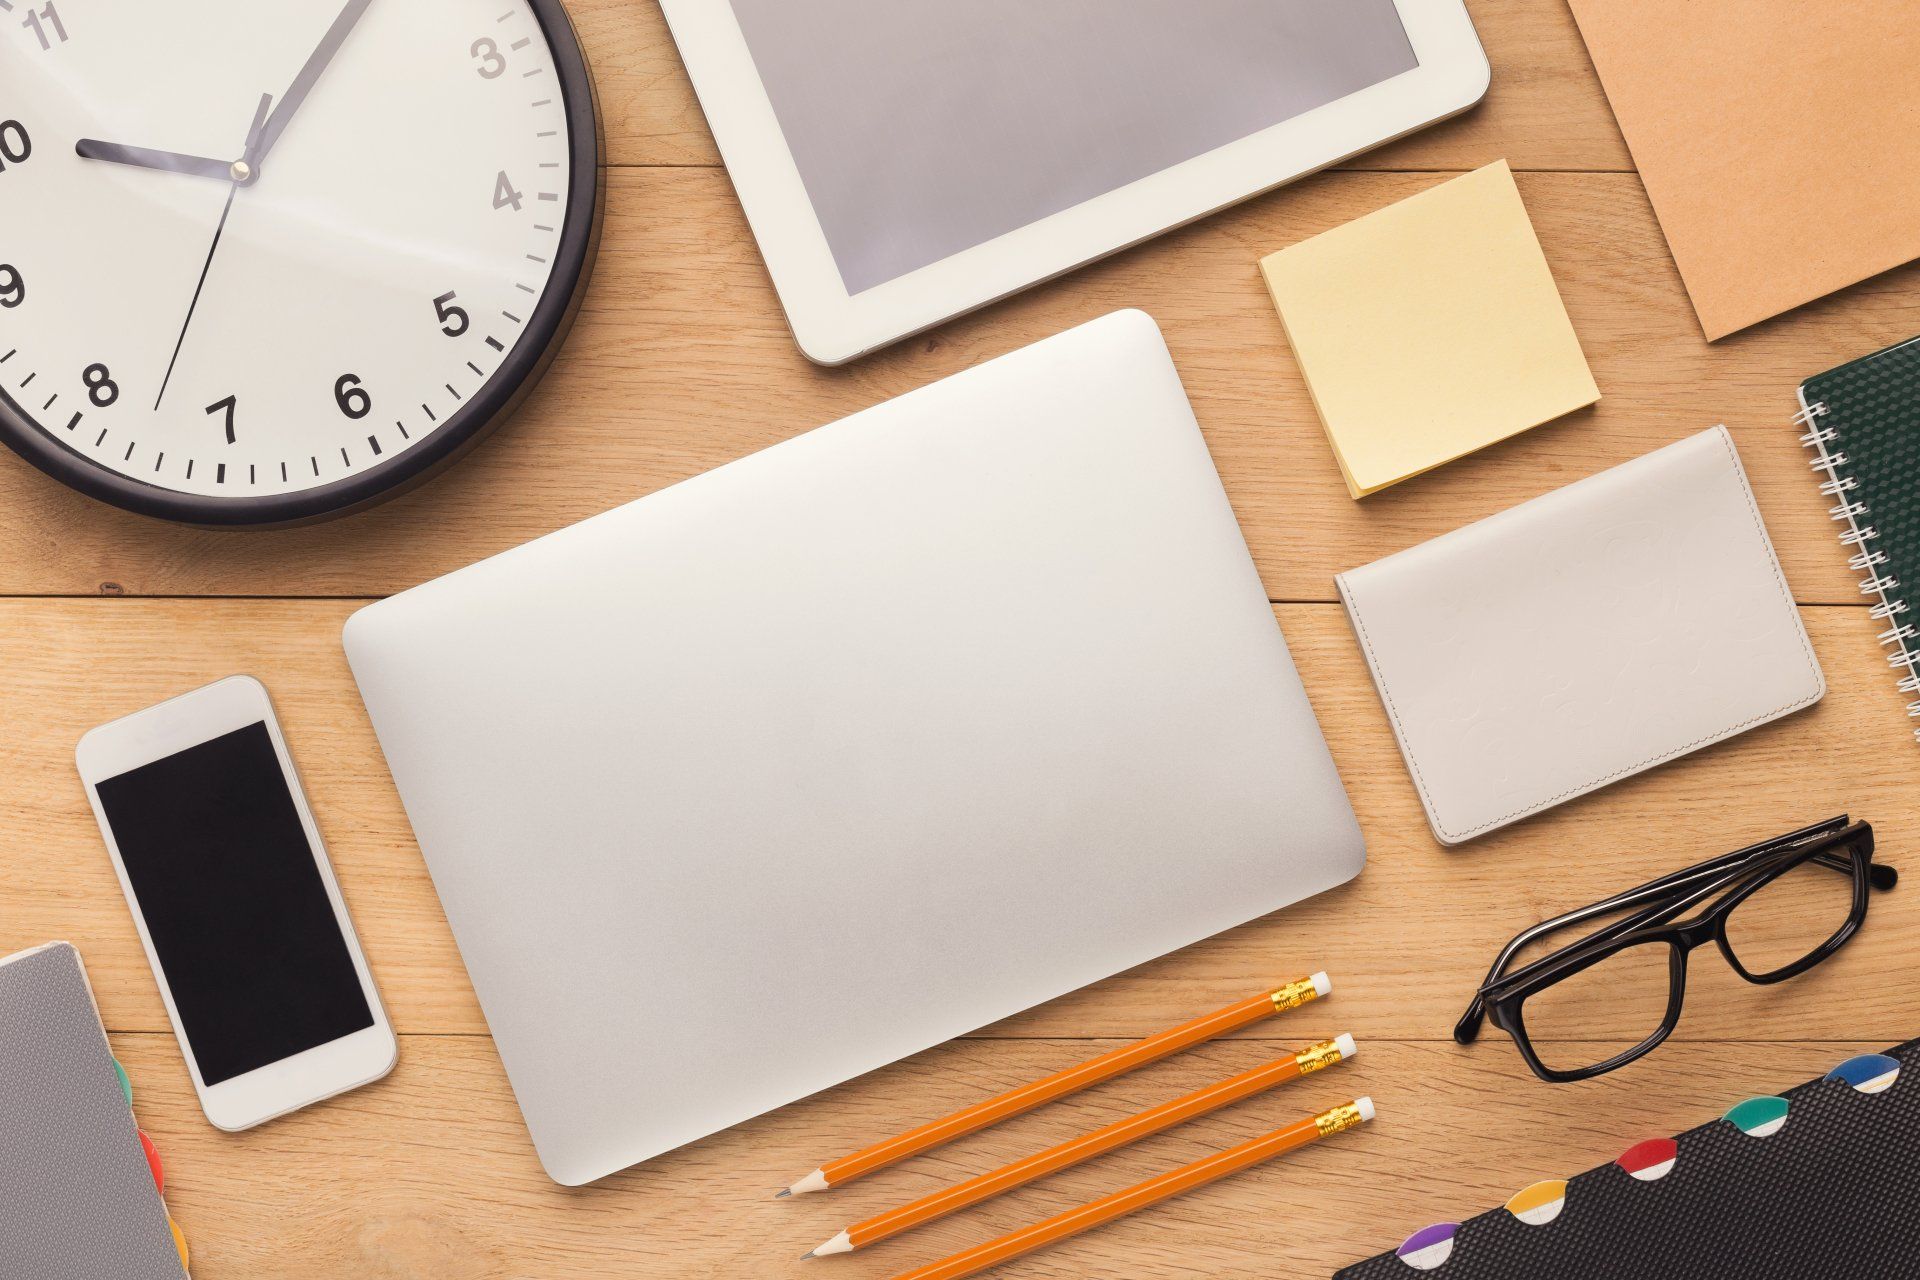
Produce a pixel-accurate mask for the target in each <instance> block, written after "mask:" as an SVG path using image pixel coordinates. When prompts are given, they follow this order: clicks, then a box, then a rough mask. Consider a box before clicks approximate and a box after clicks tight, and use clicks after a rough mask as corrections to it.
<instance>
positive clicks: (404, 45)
mask: <svg viewBox="0 0 1920 1280" xmlns="http://www.w3.org/2000/svg"><path fill="white" fill-rule="evenodd" d="M342 4H343V0H274V2H273V3H271V4H262V3H260V0H194V2H193V3H191V4H184V5H182V4H159V3H155V2H154V0H0V392H4V393H5V395H6V397H7V399H8V400H10V401H11V402H12V405H13V407H14V409H15V410H16V411H17V412H16V416H17V417H24V418H25V419H27V420H28V422H29V423H30V424H31V425H32V426H33V427H35V428H37V429H38V430H40V431H42V432H44V433H45V434H46V435H48V436H51V437H52V438H54V439H56V440H58V441H59V442H61V443H62V444H63V445H65V446H67V447H68V448H70V449H72V450H74V451H77V453H78V454H80V455H81V456H82V457H83V458H84V459H86V460H87V461H89V462H91V463H92V464H94V465H97V466H99V467H103V468H106V469H108V470H110V471H112V472H115V473H118V474H119V475H121V476H124V477H127V478H129V479H131V480H134V481H138V482H141V483H142V484H146V485H153V486H158V487H160V488H163V489H167V490H173V491H176V492H177V493H182V494H190V495H197V496H199V497H200V498H205V499H213V500H215V501H218V500H220V499H248V498H267V497H273V496H276V495H288V494H295V493H299V492H302V491H306V490H312V489H318V488H322V487H324V486H328V485H334V484H337V483H338V482H340V481H343V480H348V479H351V478H353V477H356V476H360V475H362V474H364V473H366V472H369V471H372V470H374V469H376V468H380V467H382V466H383V465H386V464H390V463H392V462H393V461H394V460H395V459H396V458H404V457H406V456H407V455H408V453H409V451H410V450H417V449H420V448H421V446H422V444H423V443H424V442H426V441H428V440H429V439H431V438H433V436H434V434H435V433H436V432H437V431H441V430H443V429H444V428H445V427H446V424H447V423H448V422H449V420H450V419H452V418H453V417H454V415H456V414H458V413H460V412H461V410H462V408H463V406H467V405H469V404H472V403H473V402H474V401H475V400H476V398H482V392H483V389H487V390H488V394H487V395H486V396H485V397H484V398H483V399H484V401H485V402H487V403H496V402H497V401H498V399H499V398H500V393H501V390H502V388H501V387H498V386H494V387H491V388H489V384H490V383H492V382H494V380H495V376H496V374H500V373H502V370H503V366H504V365H506V364H507V363H508V361H509V357H510V355H511V354H512V353H513V352H514V350H515V348H516V346H517V345H518V344H520V343H521V341H522V339H523V338H525V339H526V340H527V341H528V342H530V343H532V342H537V341H541V336H540V335H537V334H534V333H533V332H532V331H531V329H530V321H531V318H532V317H533V315H534V313H535V310H536V309H537V308H538V307H539V305H540V303H541V301H542V300H543V299H544V298H545V297H546V296H547V294H548V293H549V291H550V290H559V291H563V292H570V291H571V289H572V287H573V285H574V283H575V281H574V280H572V279H560V278H557V277H556V276H555V274H554V273H555V266H556V263H557V262H561V261H564V260H565V257H566V255H564V254H563V252H562V233H563V229H564V228H567V227H568V219H567V213H568V208H569V204H570V199H571V200H582V201H586V202H588V203H589V204H590V203H591V201H592V199H593V193H592V189H591V187H588V188H587V189H586V190H585V191H583V192H574V191H572V190H571V182H570V175H571V174H572V172H573V165H572V163H571V162H570V157H571V156H572V149H571V148H572V141H573V139H572V137H571V133H570V128H569V111H568V103H567V101H566V95H565V94H564V93H563V89H562V83H561V80H562V77H561V75H560V71H559V69H558V68H557V66H556V59H555V55H554V52H553V50H552V49H551V48H550V47H549V44H548V41H547V38H546V37H545V35H544V34H543V31H542V27H541V24H540V22H539V20H538V19H537V18H536V16H535V13H534V10H533V8H532V7H531V5H530V3H529V0H350V2H347V3H345V7H344V9H343V7H342ZM569 38H570V36H569ZM587 181H591V175H589V176H588V178H587ZM508 389H509V390H510V388H508ZM0 408H4V406H0ZM474 417H475V415H473V414H468V415H466V419H465V421H468V422H472V421H473V419H474ZM392 470H394V469H393V468H391V467H390V468H389V471H392Z"/></svg>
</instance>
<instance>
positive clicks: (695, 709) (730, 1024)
mask: <svg viewBox="0 0 1920 1280" xmlns="http://www.w3.org/2000/svg"><path fill="white" fill-rule="evenodd" d="M346 648H347V656H348V658H349V660H350V661H351V663H352V666H353V672H354V676H355V678H356V679H357V680H358V681H359V684H360V688H361V692H362V694H363V695H364V696H365V698H366V703H367V708H368V710H369V712H370V713H371V715H372V718H373V724H374V728H375V729H376V730H377V731H378V733H379V737H380V743H381V746H382V747H383V748H384V750H385V752H386V756H387V761H388V764H389V765H390V766H391V768H392V770H393V776H394V779H395V781H396V782H397V784H398V786H399V789H400V795H401V797H402V799H403V800H404V801H405V803H406V808H407V814H408V817H409V818H410V819H411V820H412V823H413V827H414V831H415V833H416V834H417V835H418V837H419V840H420V847H421V850H422V852H423V853H424V854H425V857H426V860H427V865H428V867H429V868H430V869H431V871H432V873H433V880H434V885H435V887H436V888H437V889H438V890H439V893H440V898H441V901H442V903H443V904H444V905H445V907H446V912H447V918H448V920H449V922H450V923H451V924H452V926H453V931H454V934H455V936H456V937H457V938H458V940H459V944H460V951H461V954H462V956H463V957H464V959H465V961H466V964H467V969H468V972H469V973H470V974H471V975H472V978H473V984H474V988H475V990H476V991H477V992H478V994H479V997H480V1002H481V1005H482V1006H483V1007H484V1009H485V1011H486V1015H487V1022H488V1025H489V1026H490V1027H491V1029H492V1031H493V1035H494V1039H495V1041H496V1043H497V1044H498V1046H499V1050H500V1056H501V1059H502V1061H503V1062H504V1063H505V1066H506V1070H507V1074H508V1076H509V1077H510V1078H511V1080H512V1082H513V1088H514V1093H515V1095H516V1096H517V1098H518V1100H519V1103H520V1108H521V1111H522V1112H523V1113H524V1114H525V1116H526V1120H527V1127H528V1128H529V1130H530V1131H531V1132H532V1135H533V1141H534V1145H535V1147H536V1148H537V1149H538V1151H539V1155H540V1159H541V1162H542V1163H543V1164H544V1165H545V1166H546V1169H547V1172H548V1173H549V1174H550V1175H551V1176H552V1177H553V1178H554V1179H555V1180H556V1181H559V1182H562V1183H567V1184H569V1185H572V1184H578V1183H582V1182H587V1181H590V1180H592V1179H595V1178H599V1177H602V1176H604V1175H606V1174H609V1173H612V1172H614V1171H615V1170H618V1169H621V1168H624V1167H626V1166H627V1165H630V1164H634V1163H636V1162H638V1161H642V1160H646V1159H648V1158H650V1157H652V1156H656V1155H658V1154H660V1153H661V1152H664V1151H669V1150H671V1149H673V1148H675V1147H678V1146H680V1145H682V1144H684V1143H688V1142H692V1141H694V1140H695V1139H697V1138H700V1137H702V1136H704V1135H706V1134H710V1133H713V1132H715V1131H716V1130H719V1129H723V1128H726V1127H727V1126H729V1125H733V1124H737V1123H739V1122H740V1121H742V1120H746V1119H748V1118H749V1117H751V1116H756V1115H759V1114H760V1113H762V1112H765V1111H768V1110H771V1109H772V1108H775V1107H779V1106H782V1105H784V1104H786V1103H789V1102H792V1101H794V1100H795V1099H797V1098H802V1097H805V1096H806V1095H808V1094H810V1093H813V1092H815V1091H817V1090H820V1089H825V1088H827V1087H829V1086H831V1085H834V1084H837V1083H839V1082H841V1081H843V1080H847V1079H849V1078H851V1077H853V1076H857V1075H859V1074H861V1073H862V1072H865V1071H869V1070H871V1069H873V1068H874V1067H878V1066H881V1065H882V1064H885V1063H888V1062H892V1061H894V1060H895V1059H897V1058H902V1057H905V1056H907V1055H909V1054H912V1053H917V1052H919V1051H920V1050H922V1049H925V1048H927V1047H929V1046H931V1045H934V1044H938V1043H939V1042H941V1041H943V1040H947V1039H949V1038H951V1037H953V1036H956V1035H959V1034H961V1033H963V1032H966V1031H970V1030H972V1029H974V1028H976V1027H980V1026H983V1025H985V1024H987V1023H990V1022H993V1021H995V1020H997V1019H1000V1018H1004V1017H1007V1016H1009V1015H1011V1014H1014V1013H1016V1012H1018V1011H1020V1010H1022V1009H1025V1008H1028V1007H1029V1006H1031V1005H1035V1004H1039V1003H1041V1002H1042V1001H1045V1000H1050V999H1053V998H1054V997H1055V996H1058V995H1061V994H1063V993H1065V992H1068V991H1071V990H1073V989H1074V988H1076V987H1080V986H1083V985H1085V984H1087V983H1090V982H1093V981H1096V980H1097V979H1100V978H1104V977H1106V976H1108V975H1109V974H1112V973H1115V972H1117V971H1119V970H1122V969H1125V968H1127V967H1129V966H1131V965H1136V964H1139V963H1141V962H1143V961H1146V960H1150V959H1152V958H1153V957H1155V956H1158V955H1162V954H1164V953H1165V952H1168V951H1172V950H1174V949H1176V948H1179V947H1183V946H1186V945H1188V944H1189V943H1192V942H1195V941H1197V940H1199V939H1201V938H1204V937H1207V936H1208V935H1210V934H1213V933H1217V932H1219V931H1221V930H1223V929H1228V928H1231V927H1233V926H1234V925H1237V924H1241V923H1243V922H1245V921H1247V920H1251V919H1253V918H1255V917H1257V916H1261V915H1265V914H1266V913H1268V912H1271V911H1274V910H1277V909H1278V908H1280V907H1284V906H1286V905H1287V904H1288V903H1291V902H1295V901H1298V900H1299V899H1301V898H1304V897H1307V896H1308V895H1310V894H1315V893H1319V892H1320V891H1322V890H1324V889H1328V888H1331V887H1332V886H1334V885H1336V884H1339V883H1341V882H1343V881H1345V880H1347V879H1348V878H1350V877H1351V876H1353V875H1354V874H1355V873H1357V872H1358V871H1359V870H1360V866H1361V863H1362V861H1363V860H1364V857H1365V854H1364V850H1363V848H1362V845H1361V839H1360V832H1359V828H1358V826H1357V824H1356V823H1355V821H1354V816H1353V811H1352V809H1351V808H1350V807H1349V806H1348V804H1347V799H1346V795H1345V793H1344V792H1343V791H1342V789H1341V786H1340V780H1339V777H1338V776H1337V775H1336V773H1335V772H1334V767H1333V762H1332V760H1331V759H1330V758H1329V757H1328V754H1327V750H1326V746H1325V744H1324V743H1323V742H1322V741H1321V737H1320V732H1319V730H1318V728H1317V727H1316V725H1315V723H1314V718H1313V712H1312V710H1311V708H1310V707H1309V706H1308V704H1307V699H1306V697H1305V695H1304V694H1303V693H1302V691H1301V687H1300V681H1299V678H1298V677H1297V676H1296V675H1295V673H1294V668H1293V664H1292V662H1291V660H1290V659H1289V658H1288V656H1287V649H1286V645H1285V643H1284V642H1283V641H1282V639H1281V636H1280V631H1279V629H1278V627H1277V626H1276V625H1275V623H1274V618H1273V613H1272V610H1271V609H1270V607H1269V606H1268V603H1267V599H1266V593H1265V591H1264V590H1262V588H1261V584H1260V579H1259V577H1258V576H1257V575H1256V573H1255V572H1254V567H1253V563H1252V560H1251V558H1250V557H1249V556H1248V554H1247V549H1246V545H1245V543H1244V542H1243V541H1242V540H1241V537H1240V531H1239V528H1238V526H1237V525H1236V524H1235V522H1234V518H1233V512H1232V510H1231V509H1230V508H1229V507H1228V505H1227V499H1226V495H1225V494H1224V493H1223V492H1222V491H1221V488H1220V481H1219V478H1218V477H1217V476H1216V475H1215V473H1214V469H1213V463H1212V460H1211V459H1210V458H1209V457H1208V454H1207V448H1206V444H1205V442H1204V441H1203V440H1202V438H1201V435H1200V431H1199V429H1198V427H1197V425H1196V424H1195V422H1194V417H1193V412H1192V410H1191V409H1190V408H1189V407H1188V405H1187V399H1186V396H1185V394H1184V392H1183V391H1182V390H1181V386H1180V379H1179V376H1178V374H1176V373H1175V371H1174V367H1173V363H1172V360H1171V359H1170V358H1169V356H1168V353H1167V349H1166V346H1165V344H1164V343H1163V342H1162V340H1161V337H1160V333H1159V330H1158V329H1157V328H1156V327H1155V325H1154V323H1153V321H1152V320H1151V319H1149V318H1148V317H1147V316H1145V315H1143V314H1142V313H1140V312H1137V311H1125V312H1118V313H1115V314H1113V315H1110V316H1106V317H1104V318H1102V319H1099V320H1096V321H1094V322H1092V323H1090V324H1087V325H1084V326H1082V327H1080V328H1077V329H1074V330H1071V331H1069V332H1067V333H1063V334H1060V335H1058V336H1056V337H1053V338H1050V339H1047V340H1046V341H1043V342H1039V343H1036V344H1034V345H1033V346H1030V347H1027V348H1025V349H1023V350H1020V351H1016V352H1014V353H1012V354H1011V355H1007V356H1004V357H1002V358H1000V359H997V360H993V361H990V362H988V363H986V364H983V365H981V366H979V367H977V368H974V369H971V370H969V371H967V372H965V373H962V374H959V375H957V376H955V377H952V378H948V379H946V380H945V381H943V382H939V383H935V384H933V385H931V386H928V387H925V388H923V389H921V390H919V391H916V392H913V393H912V394H909V395H905V396H902V397H900V398H899V399H897V400H892V401H889V402H887V403H885V404H882V405H880V406H878V407H876V408H873V409H869V410H867V411H866V412H864V413H859V414H855V415H854V416H853V417H851V418H847V419H845V420H843V421H840V422H837V423H834V424H833V425H831V426H827V427H822V428H820V429H819V430H817V431H814V432H811V433H810V434H807V435H804V436H801V437H799V438H797V439H794V440H791V441H788V442H787V443H784V444H781V445H777V446H775V447H774V448H771V449H767V450H765V451H764V452H761V453H758V454H755V455H753V456H751V457H748V458H745V459H742V460H741V461H739V462H735V463H732V464H730V465H728V466H725V467H721V468H719V469H718V470H715V471H712V472H709V473H707V474H705V475H702V476H699V477H696V478H694V479H692V480H689V481H687V482H685V483H683V484H679V485H676V486H674V487H672V488H669V489H666V490H663V491H661V492H659V493H656V494H653V495H652V496H650V497H647V498H644V499H642V500H640V501H638V502H635V503H632V504H630V505H628V506H625V507H621V508H619V509H617V510H614V511H610V512H608V513H606V514H605V515H601V516H598V517H595V518H594V519H591V520H588V521H586V522H584V523H582V524H578V525H575V526H573V527H572V528H569V529H563V530H561V531H560V532H558V533H555V534H552V535H550V536H548V537H545V538H542V539H540V540H538V541H536V542H533V543H530V544H528V545H526V546H523V547H519V548H517V549H515V550H513V551H509V552H507V553H505V554H503V555H500V556H496V557H494V558H493V559H490V560H487V561H484V562H482V563H480V564H477V565H474V566H472V567H470V568H467V569H463V570H461V571H459V572H457V573H454V574H451V575H449V576H447V577H445V578H441V579H439V580H437V581H434V582H430V583H428V584H426V585H425V586H422V587H418V588H416V589H414V590H412V591H408V592H406V593H404V594H402V595H399V596H396V597H394V598H393V599H391V600H387V601H384V602H382V603H379V604H375V605H370V606H368V607H367V608H365V609H362V610H361V611H360V612H358V613H357V614H355V615H354V616H353V618H352V619H351V620H350V621H349V622H348V623H347V628H346ZM1270 977H1272V975H1269V974H1257V973H1249V974H1248V975H1247V981H1248V982H1249V983H1256V984H1257V983H1259V982H1263V981H1266V980H1268V978H1270ZM855 1136H857V1135H850V1136H849V1142H850V1143H851V1142H852V1140H853V1138H854V1137H855Z"/></svg>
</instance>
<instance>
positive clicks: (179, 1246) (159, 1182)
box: [108, 1058, 188, 1271]
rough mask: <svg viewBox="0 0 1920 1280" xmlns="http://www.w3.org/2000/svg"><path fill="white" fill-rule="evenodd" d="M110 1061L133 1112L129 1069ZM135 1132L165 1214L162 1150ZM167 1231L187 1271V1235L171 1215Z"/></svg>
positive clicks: (137, 1129) (144, 1134)
mask: <svg viewBox="0 0 1920 1280" xmlns="http://www.w3.org/2000/svg"><path fill="white" fill-rule="evenodd" d="M108 1061H110V1062H112V1063H113V1074H114V1075H115V1076H117V1077H118V1078H119V1081H120V1096H121V1097H123V1098H125V1099H126V1100H127V1108H128V1110H132V1108H133V1080H132V1078H131V1077H129V1076H128V1075H127V1069H126V1068H125V1067H123V1066H121V1065H120V1059H118V1058H110V1059H108ZM133 1131H134V1133H135V1134H137V1135H138V1136H139V1138H140V1153H141V1154H142V1155H144V1156H145V1157H146V1158H147V1171H148V1172H149V1173H151V1174H152V1175H153V1190H154V1193H155V1194H156V1195H158V1196H159V1197H160V1198H161V1209H162V1211H163V1212H164V1211H165V1208H166V1203H165V1202H166V1195H167V1174H166V1169H165V1167H164V1166H163V1165H162V1164H161V1163H160V1148H158V1147H156V1146H154V1145H153V1139H152V1138H150V1137H148V1136H147V1131H146V1130H145V1129H142V1128H140V1127H139V1126H138V1125H136V1126H134V1130H133ZM167 1230H168V1231H169V1232H171V1233H172V1235H173V1247H174V1250H175V1252H177V1253H178V1254H179V1255H180V1269H181V1270H182V1271H185V1270H187V1266H188V1264H187V1257H188V1254H187V1235H186V1232H184V1231H182V1230H180V1224H179V1223H177V1222H175V1221H174V1220H173V1215H172V1214H171V1213H169V1214H167Z"/></svg>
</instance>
